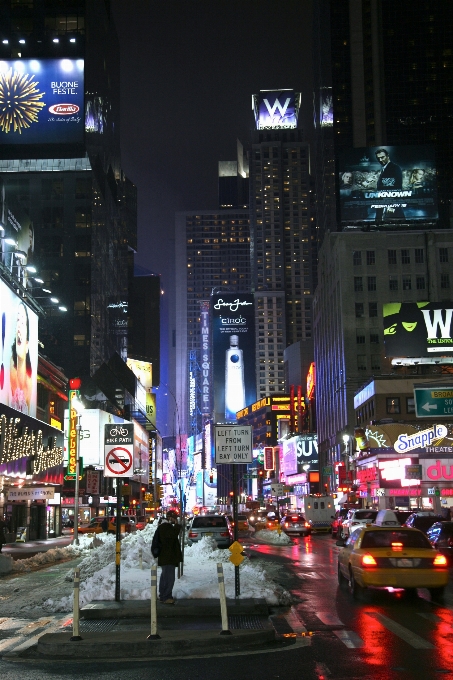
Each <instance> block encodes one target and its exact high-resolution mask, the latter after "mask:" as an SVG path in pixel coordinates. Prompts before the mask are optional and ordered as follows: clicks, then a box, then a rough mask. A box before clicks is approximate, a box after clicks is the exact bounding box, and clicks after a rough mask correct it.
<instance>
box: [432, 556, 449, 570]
mask: <svg viewBox="0 0 453 680" xmlns="http://www.w3.org/2000/svg"><path fill="white" fill-rule="evenodd" d="M433 565H434V566H435V567H446V566H447V558H446V557H445V555H436V557H435V558H434V562H433Z"/></svg>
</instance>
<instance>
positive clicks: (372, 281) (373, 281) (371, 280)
mask: <svg viewBox="0 0 453 680" xmlns="http://www.w3.org/2000/svg"><path fill="white" fill-rule="evenodd" d="M368 290H369V291H370V292H372V291H373V290H376V277H375V276H368Z"/></svg>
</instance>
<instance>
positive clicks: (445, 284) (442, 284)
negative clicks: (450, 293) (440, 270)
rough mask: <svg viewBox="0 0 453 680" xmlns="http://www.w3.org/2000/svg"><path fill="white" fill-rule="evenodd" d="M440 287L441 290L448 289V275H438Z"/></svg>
mask: <svg viewBox="0 0 453 680" xmlns="http://www.w3.org/2000/svg"><path fill="white" fill-rule="evenodd" d="M440 287H441V288H450V275H449V274H441V275H440Z"/></svg>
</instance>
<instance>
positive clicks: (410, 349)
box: [382, 302, 453, 357]
mask: <svg viewBox="0 0 453 680" xmlns="http://www.w3.org/2000/svg"><path fill="white" fill-rule="evenodd" d="M382 313H383V318H384V344H385V355H386V356H387V357H435V356H443V355H448V356H450V355H451V354H453V337H452V333H453V327H452V320H453V302H388V303H387V304H385V305H384V306H383V310H382Z"/></svg>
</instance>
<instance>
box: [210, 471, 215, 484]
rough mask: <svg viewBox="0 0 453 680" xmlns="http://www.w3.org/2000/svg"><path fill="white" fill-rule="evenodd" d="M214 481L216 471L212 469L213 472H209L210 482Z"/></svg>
mask: <svg viewBox="0 0 453 680" xmlns="http://www.w3.org/2000/svg"><path fill="white" fill-rule="evenodd" d="M213 482H214V473H213V472H212V470H211V472H210V473H209V483H210V484H212V483H213Z"/></svg>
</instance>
